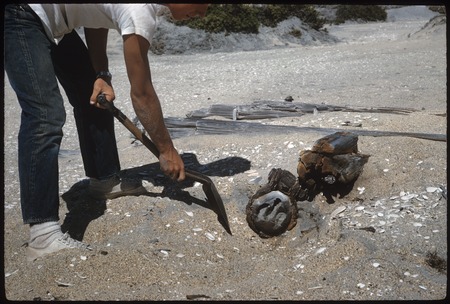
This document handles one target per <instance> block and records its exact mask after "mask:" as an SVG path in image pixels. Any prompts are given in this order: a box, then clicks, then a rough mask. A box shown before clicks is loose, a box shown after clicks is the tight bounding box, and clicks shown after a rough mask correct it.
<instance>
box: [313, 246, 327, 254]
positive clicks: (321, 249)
mask: <svg viewBox="0 0 450 304" xmlns="http://www.w3.org/2000/svg"><path fill="white" fill-rule="evenodd" d="M326 249H327V247H320V248H319V249H317V250H316V253H315V254H321V253H322V252H324V251H325V250H326Z"/></svg>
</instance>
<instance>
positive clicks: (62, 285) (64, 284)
mask: <svg viewBox="0 0 450 304" xmlns="http://www.w3.org/2000/svg"><path fill="white" fill-rule="evenodd" d="M55 282H56V284H58V286H61V287H69V286H72V285H73V284H70V283H64V282H61V281H58V280H55Z"/></svg>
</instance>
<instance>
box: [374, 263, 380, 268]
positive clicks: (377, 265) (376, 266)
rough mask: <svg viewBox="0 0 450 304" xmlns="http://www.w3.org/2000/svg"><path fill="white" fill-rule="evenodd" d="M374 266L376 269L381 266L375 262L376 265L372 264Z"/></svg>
mask: <svg viewBox="0 0 450 304" xmlns="http://www.w3.org/2000/svg"><path fill="white" fill-rule="evenodd" d="M372 266H373V267H375V268H378V267H379V266H380V263H376V262H375V263H373V264H372Z"/></svg>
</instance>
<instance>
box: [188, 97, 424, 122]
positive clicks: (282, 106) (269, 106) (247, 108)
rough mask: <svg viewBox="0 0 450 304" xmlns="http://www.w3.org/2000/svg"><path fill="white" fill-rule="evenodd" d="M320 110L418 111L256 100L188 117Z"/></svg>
mask: <svg viewBox="0 0 450 304" xmlns="http://www.w3.org/2000/svg"><path fill="white" fill-rule="evenodd" d="M315 111H318V112H335V111H346V112H366V113H390V114H400V115H402V114H403V115H405V114H409V113H411V112H415V111H417V110H416V109H412V108H398V107H350V106H335V105H325V104H310V103H300V102H297V103H294V102H286V101H254V102H253V103H252V104H250V105H224V104H215V105H211V106H210V107H209V108H202V109H199V110H195V111H191V112H189V113H188V114H187V115H186V116H187V117H188V118H197V119H198V118H206V117H211V116H221V117H225V118H228V119H237V120H242V119H264V118H279V117H293V116H301V115H304V114H307V113H314V112H315Z"/></svg>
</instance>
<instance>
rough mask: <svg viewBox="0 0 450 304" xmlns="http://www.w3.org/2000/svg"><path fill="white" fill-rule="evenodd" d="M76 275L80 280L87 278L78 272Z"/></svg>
mask: <svg viewBox="0 0 450 304" xmlns="http://www.w3.org/2000/svg"><path fill="white" fill-rule="evenodd" d="M75 274H76V275H77V276H78V277H79V278H80V279H86V278H87V277H86V276H84V275H81V274H79V273H78V272H75Z"/></svg>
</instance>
